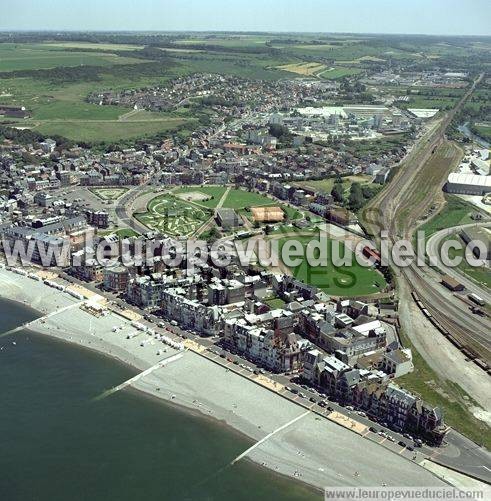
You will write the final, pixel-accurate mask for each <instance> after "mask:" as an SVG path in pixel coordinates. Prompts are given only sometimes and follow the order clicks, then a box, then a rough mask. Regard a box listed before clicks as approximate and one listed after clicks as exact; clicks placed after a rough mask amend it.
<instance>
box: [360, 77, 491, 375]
mask: <svg viewBox="0 0 491 501" xmlns="http://www.w3.org/2000/svg"><path fill="white" fill-rule="evenodd" d="M482 78H483V75H480V76H479V77H478V78H477V79H476V80H475V81H474V83H473V85H472V86H471V88H470V89H469V90H468V91H467V92H466V93H465V95H464V96H463V97H462V98H461V99H460V101H459V102H458V103H457V105H456V106H455V107H454V109H453V110H451V111H450V112H448V113H447V114H446V115H445V117H444V118H443V119H442V120H441V121H440V122H438V123H437V124H435V125H434V126H433V128H432V129H429V130H428V131H427V132H426V133H425V134H424V135H423V137H422V138H421V139H420V142H419V143H418V144H417V146H415V147H414V149H413V151H412V152H411V153H410V154H409V155H408V156H407V157H406V159H405V160H404V161H403V162H402V163H401V168H400V170H399V172H398V173H397V174H396V176H395V177H394V179H393V180H392V181H391V182H390V184H389V186H387V187H386V189H385V190H383V191H382V192H381V193H380V195H379V196H378V197H376V198H375V199H374V200H373V201H372V203H371V204H370V205H369V206H368V207H367V210H370V209H375V210H377V209H378V211H379V213H378V219H377V220H376V221H373V220H372V221H371V220H369V219H368V218H366V217H364V219H365V221H364V223H365V224H364V226H365V228H366V230H367V231H369V232H370V233H371V234H372V235H373V236H374V237H375V239H376V240H377V239H378V238H379V235H378V234H377V232H378V231H380V230H386V231H387V232H388V235H389V237H390V245H393V244H394V243H395V242H396V241H397V239H398V238H406V239H408V240H410V239H411V237H412V234H413V231H414V229H415V228H416V225H417V221H418V220H419V218H420V217H421V215H422V214H424V212H425V210H426V209H427V207H428V203H431V200H432V197H433V196H434V193H432V192H431V191H429V192H428V195H427V196H426V197H425V198H424V199H423V200H422V201H421V202H420V204H415V203H414V199H415V195H417V193H418V191H417V190H418V185H419V186H420V187H421V185H422V179H421V178H420V177H419V176H420V175H421V174H422V173H423V172H424V171H425V166H426V164H427V162H428V160H429V159H430V158H431V157H432V155H433V154H434V153H435V151H436V150H437V148H439V147H440V146H441V145H442V144H443V143H444V141H446V138H445V131H446V129H447V127H448V125H449V124H450V123H451V121H452V120H453V118H454V116H455V114H456V113H457V112H458V111H459V110H460V108H461V107H462V106H463V104H464V103H465V102H466V100H467V99H468V98H469V96H470V95H471V94H472V92H473V91H474V89H475V87H476V85H477V84H478V83H479V82H480V81H481V79H482ZM449 144H450V143H449ZM440 174H441V176H442V179H439V178H438V176H435V177H434V178H432V182H433V183H434V184H432V187H434V188H435V189H437V190H439V189H440V187H441V183H442V182H444V179H443V177H444V175H445V174H444V172H443V169H442V172H441V173H440ZM418 181H419V183H418ZM365 213H366V211H365ZM406 214H407V215H406ZM364 216H365V214H364ZM401 274H402V277H403V279H404V280H406V282H407V283H408V285H409V286H410V288H411V290H412V292H413V294H416V295H417V297H418V301H419V303H417V304H418V306H419V307H420V308H421V310H422V311H423V313H424V314H425V315H426V316H428V314H429V315H430V316H428V318H429V319H430V320H431V322H432V323H433V324H434V325H435V327H436V328H437V329H438V330H439V331H440V332H442V334H443V335H445V336H446V337H448V338H449V340H450V341H452V342H453V344H454V345H455V346H456V347H458V348H459V349H460V350H461V351H462V352H463V353H464V354H465V355H466V356H467V357H468V358H469V359H472V360H477V361H478V362H479V363H477V362H476V363H477V365H479V366H480V367H481V368H483V369H484V370H486V371H488V369H489V367H488V365H487V361H489V360H491V356H490V355H491V342H490V341H491V340H490V333H491V323H490V322H489V320H488V319H487V318H476V315H474V314H473V313H471V312H470V311H469V309H468V308H467V306H466V305H464V304H457V302H456V301H452V300H449V299H448V298H447V297H445V296H444V295H443V294H442V291H441V290H438V288H439V287H441V285H440V284H438V283H437V282H435V279H434V278H432V277H430V276H426V275H425V273H424V272H423V271H422V270H421V269H420V268H418V267H417V266H416V264H413V265H411V266H409V267H408V268H403V269H401ZM435 286H436V287H435ZM413 298H414V296H413ZM425 312H426V313H425ZM449 336H450V337H449ZM478 353H479V356H477V354H478ZM483 359H484V360H485V361H483Z"/></svg>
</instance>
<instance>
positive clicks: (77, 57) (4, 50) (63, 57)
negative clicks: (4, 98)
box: [0, 43, 141, 72]
mask: <svg viewBox="0 0 491 501" xmlns="http://www.w3.org/2000/svg"><path fill="white" fill-rule="evenodd" d="M100 49H101V50H102V48H100ZM139 62H141V60H139V59H136V58H132V57H125V56H118V55H116V54H111V53H109V52H108V53H105V52H95V51H94V52H83V51H80V52H72V51H66V50H63V48H60V47H56V46H50V45H49V44H9V43H3V44H0V72H2V71H16V70H38V69H46V68H56V67H60V66H111V65H114V64H136V63H139Z"/></svg>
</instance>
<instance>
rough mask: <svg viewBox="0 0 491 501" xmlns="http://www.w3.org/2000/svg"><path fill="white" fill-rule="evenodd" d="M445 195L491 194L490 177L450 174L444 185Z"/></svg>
mask: <svg viewBox="0 0 491 501" xmlns="http://www.w3.org/2000/svg"><path fill="white" fill-rule="evenodd" d="M445 191H446V192H447V193H457V194H460V195H480V196H483V195H485V194H486V193H489V192H491V176H478V175H476V174H458V173H455V172H454V173H452V174H450V175H449V176H448V181H447V183H446V184H445Z"/></svg>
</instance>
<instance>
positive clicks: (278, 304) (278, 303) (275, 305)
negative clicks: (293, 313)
mask: <svg viewBox="0 0 491 501" xmlns="http://www.w3.org/2000/svg"><path fill="white" fill-rule="evenodd" d="M264 302H265V303H266V304H267V305H268V306H269V307H270V308H271V309H272V310H276V309H279V308H283V306H285V304H286V303H285V301H283V299H281V298H279V297H273V298H270V299H266V300H265V301H264Z"/></svg>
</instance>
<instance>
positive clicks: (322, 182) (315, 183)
mask: <svg viewBox="0 0 491 501" xmlns="http://www.w3.org/2000/svg"><path fill="white" fill-rule="evenodd" d="M341 179H342V180H343V188H344V191H345V193H348V192H349V189H350V186H351V185H352V184H353V183H360V184H367V183H370V182H371V181H372V178H371V176H364V175H360V176H346V177H343V178H341ZM335 181H336V178H334V177H329V178H326V179H316V180H309V181H299V182H298V183H295V184H297V185H299V186H301V187H305V188H311V189H314V190H317V191H324V192H326V193H331V191H332V188H333V186H334V182H335Z"/></svg>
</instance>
